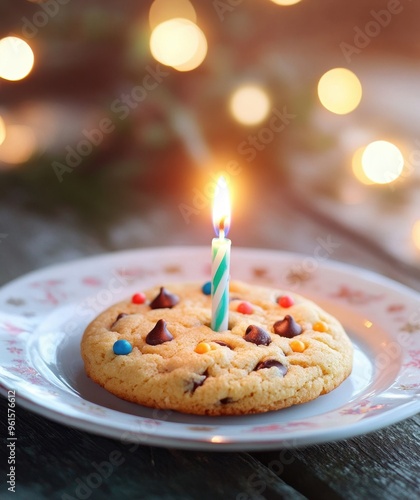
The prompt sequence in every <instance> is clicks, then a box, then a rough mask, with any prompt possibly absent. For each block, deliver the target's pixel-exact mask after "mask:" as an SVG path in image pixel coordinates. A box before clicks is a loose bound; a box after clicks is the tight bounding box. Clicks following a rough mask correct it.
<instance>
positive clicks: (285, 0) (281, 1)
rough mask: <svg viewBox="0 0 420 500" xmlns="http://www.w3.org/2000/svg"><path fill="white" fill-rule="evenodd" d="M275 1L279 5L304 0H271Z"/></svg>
mask: <svg viewBox="0 0 420 500" xmlns="http://www.w3.org/2000/svg"><path fill="white" fill-rule="evenodd" d="M271 1H272V2H273V3H275V4H277V5H295V4H297V3H299V2H301V1H302V0H271Z"/></svg>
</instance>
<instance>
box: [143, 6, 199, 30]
mask: <svg viewBox="0 0 420 500" xmlns="http://www.w3.org/2000/svg"><path fill="white" fill-rule="evenodd" d="M176 17H178V18H179V17H182V18H184V19H189V20H190V21H192V22H193V23H195V22H196V21H197V15H196V13H195V9H194V7H193V6H192V4H191V2H190V1H189V0H155V1H154V2H153V3H152V6H151V7H150V11H149V23H150V27H151V28H152V29H153V28H155V27H156V26H157V25H158V24H160V23H163V22H164V21H168V20H169V19H174V18H176Z"/></svg>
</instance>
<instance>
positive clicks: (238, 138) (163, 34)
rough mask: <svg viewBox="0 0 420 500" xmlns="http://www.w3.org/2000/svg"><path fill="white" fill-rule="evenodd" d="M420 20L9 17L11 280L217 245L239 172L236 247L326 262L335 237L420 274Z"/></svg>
mask: <svg viewBox="0 0 420 500" xmlns="http://www.w3.org/2000/svg"><path fill="white" fill-rule="evenodd" d="M419 15H420V5H419V4H418V2H415V1H411V0H389V1H388V2H386V1H383V0H382V1H380V0H357V1H353V2H346V1H343V0H342V1H337V0H318V1H313V0H301V1H297V0H259V1H258V2H256V1H251V0H214V1H211V0H207V1H202V0H191V1H188V0H155V1H151V0H150V1H142V2H139V1H133V0H125V1H124V2H115V1H111V0H90V1H89V2H86V1H82V0H19V1H16V0H2V2H1V3H0V261H3V262H7V266H4V267H3V270H2V276H1V281H2V282H5V281H7V280H8V279H11V278H13V277H15V276H18V275H20V274H23V273H24V272H25V271H27V270H29V269H33V268H36V267H38V266H41V265H45V264H46V263H53V262H58V261H65V260H69V259H72V258H75V257H78V256H81V255H87V254H95V253H100V252H103V251H109V250H118V249H126V248H139V247H145V246H159V245H184V244H209V242H210V239H211V238H212V227H211V199H212V195H213V193H214V186H215V182H216V179H217V178H218V176H219V175H220V174H223V175H225V177H226V178H227V180H228V183H229V186H230V190H231V194H232V203H233V222H232V229H231V237H232V240H233V242H234V244H235V245H238V246H247V247H266V248H276V249H284V250H292V251H300V252H303V253H310V252H311V251H312V249H313V247H314V244H315V243H314V242H315V241H316V238H319V237H320V236H323V237H325V235H326V234H329V233H328V231H329V230H328V228H330V230H331V231H332V230H333V229H334V231H335V230H339V231H340V234H342V235H345V238H346V241H347V242H351V241H359V242H361V243H363V245H364V247H365V248H366V249H367V251H369V253H370V255H371V257H370V261H369V260H366V259H364V263H365V265H367V266H369V262H372V264H373V263H374V262H375V259H376V258H377V257H378V258H379V257H383V258H384V259H387V262H389V264H390V265H391V266H395V265H399V266H401V267H404V268H405V269H406V270H412V272H417V271H418V264H419V262H420V198H419V196H418V188H419V184H420V120H419V116H420V93H419V91H418V88H419V84H420V65H419V57H420V35H419V32H418V19H419ZM312 222H313V224H312ZM320 225H324V226H323V227H325V228H327V229H325V230H323V232H322V233H320ZM337 228H338V229H337ZM343 238H344V236H343ZM346 252H347V253H343V254H339V255H338V258H341V259H343V260H348V261H352V262H356V263H357V261H358V257H357V254H354V253H353V247H352V246H351V244H350V243H349V244H348V245H347V246H346ZM334 258H335V256H334Z"/></svg>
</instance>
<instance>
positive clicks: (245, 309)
mask: <svg viewBox="0 0 420 500" xmlns="http://www.w3.org/2000/svg"><path fill="white" fill-rule="evenodd" d="M236 310H237V311H238V312H240V313H242V314H252V313H253V312H254V308H253V307H252V304H251V303H250V302H241V303H240V304H238V307H237V309H236Z"/></svg>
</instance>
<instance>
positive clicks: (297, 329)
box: [273, 314, 302, 339]
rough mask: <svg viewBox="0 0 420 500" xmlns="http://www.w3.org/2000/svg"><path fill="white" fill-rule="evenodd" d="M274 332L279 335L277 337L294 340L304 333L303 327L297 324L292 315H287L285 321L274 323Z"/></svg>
mask: <svg viewBox="0 0 420 500" xmlns="http://www.w3.org/2000/svg"><path fill="white" fill-rule="evenodd" d="M273 331H274V333H277V335H281V336H282V337H287V338H288V339H292V338H293V337H296V335H300V334H301V333H302V327H301V326H300V325H299V323H296V321H295V320H294V319H293V317H292V316H290V314H286V316H285V317H284V318H283V319H281V320H280V321H276V322H275V323H274V325H273Z"/></svg>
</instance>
